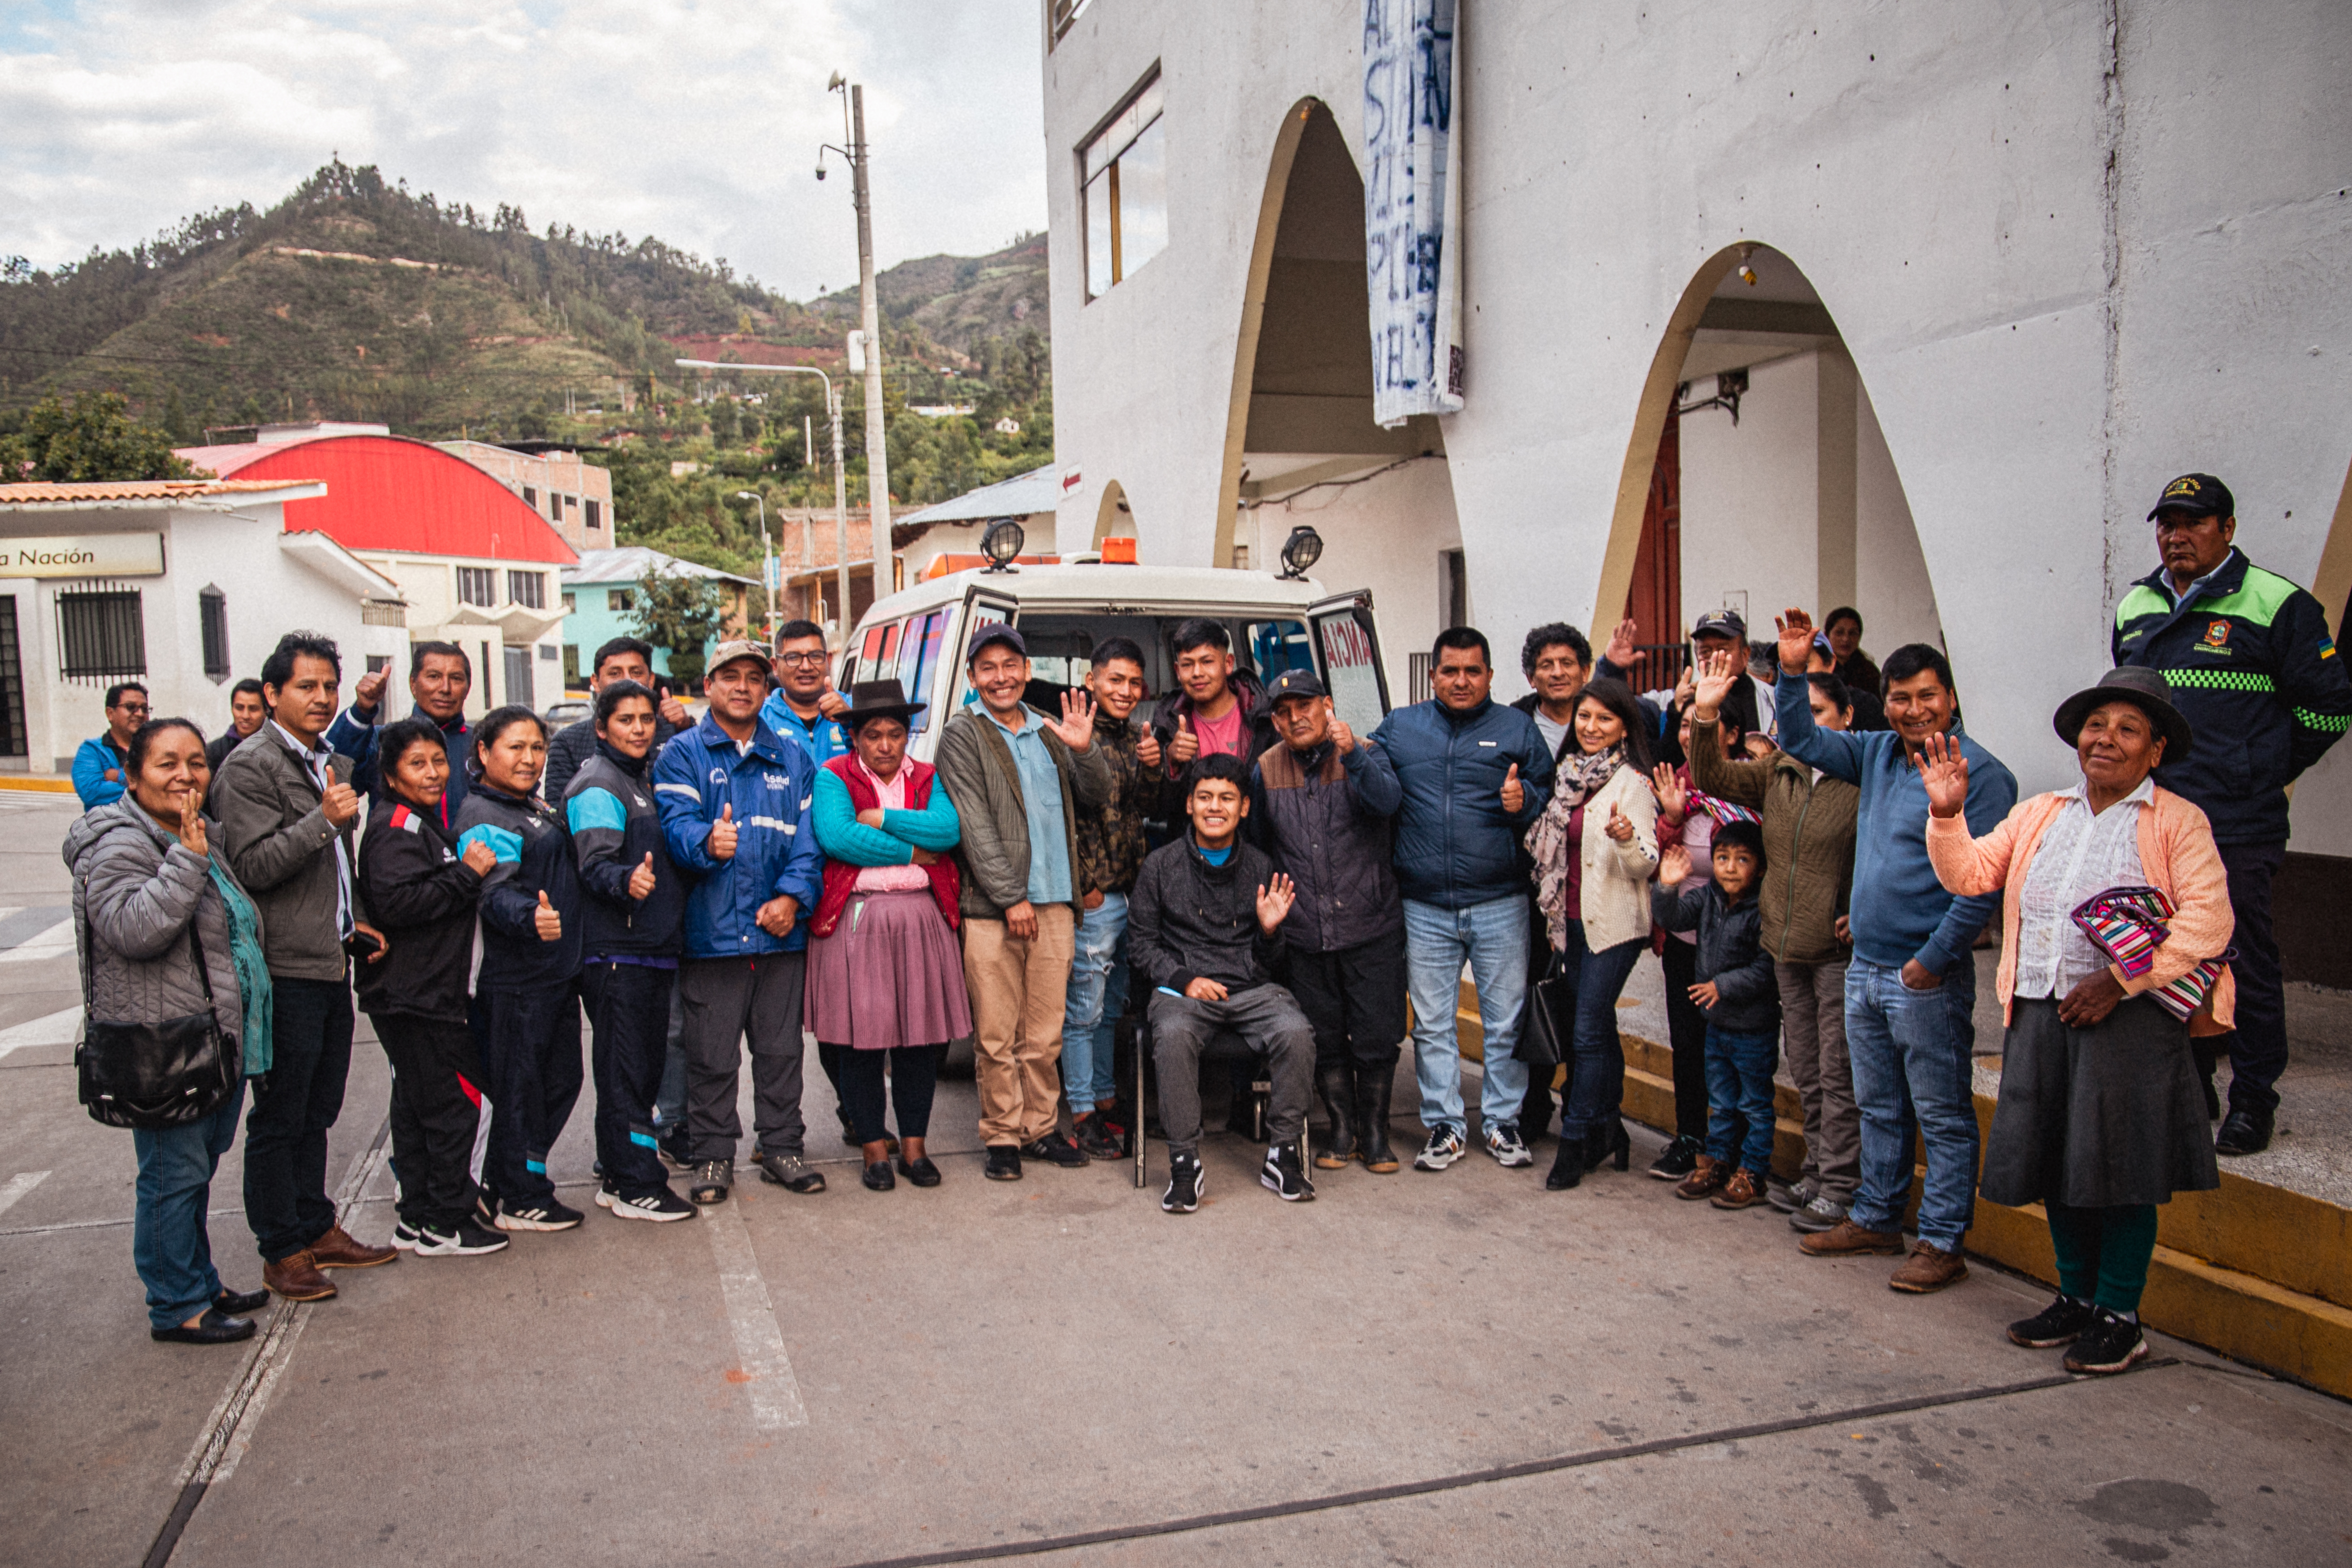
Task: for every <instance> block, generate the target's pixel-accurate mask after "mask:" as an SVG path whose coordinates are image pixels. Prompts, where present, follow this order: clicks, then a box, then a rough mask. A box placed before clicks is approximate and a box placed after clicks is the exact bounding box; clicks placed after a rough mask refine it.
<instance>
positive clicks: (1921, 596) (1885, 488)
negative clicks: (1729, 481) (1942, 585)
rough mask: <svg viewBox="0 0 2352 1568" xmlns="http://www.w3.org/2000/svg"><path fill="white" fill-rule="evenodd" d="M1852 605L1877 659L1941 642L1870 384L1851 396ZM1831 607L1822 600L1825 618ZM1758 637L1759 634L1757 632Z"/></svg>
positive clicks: (1939, 621) (1930, 586)
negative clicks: (1914, 646)
mask: <svg viewBox="0 0 2352 1568" xmlns="http://www.w3.org/2000/svg"><path fill="white" fill-rule="evenodd" d="M1854 403H1855V408H1854V465H1853V467H1854V579H1855V581H1854V595H1853V606H1854V608H1856V609H1858V610H1860V611H1861V612H1862V617H1863V637H1862V646H1863V647H1864V649H1865V650H1866V651H1869V652H1870V653H1871V654H1872V655H1873V657H1874V658H1885V656H1886V654H1887V653H1889V652H1890V651H1892V650H1893V649H1895V648H1898V647H1902V646H1903V645H1904V644H1905V643H1914V642H1924V643H1933V644H1934V645H1935V646H1936V647H1944V646H1945V643H1944V622H1943V617H1942V616H1939V615H1937V612H1936V586H1935V584H1934V583H1932V582H1931V581H1929V580H1928V576H1927V556H1926V555H1925V554H1923V553H1922V552H1921V551H1920V549H1919V531H1918V529H1917V528H1916V526H1914V525H1913V523H1912V521H1911V503H1910V501H1909V500H1906V498H1905V496H1904V494H1903V479H1902V476H1901V475H1899V474H1897V473H1896V472H1895V454H1894V453H1893V452H1891V451H1889V450H1887V447H1886V432H1885V431H1884V430H1882V429H1880V428H1879V427H1878V412H1877V410H1876V409H1874V408H1873V407H1872V406H1871V402H1870V389H1869V388H1868V387H1864V388H1862V389H1861V392H1860V394H1859V395H1857V396H1856V398H1855V399H1854ZM1836 608H1837V606H1836V605H1826V604H1825V605H1820V606H1818V609H1817V613H1818V614H1820V615H1822V616H1827V615H1828V614H1829V612H1830V611H1832V610H1834V609H1836ZM1758 635H1759V637H1760V636H1762V635H1763V634H1762V633H1760V632H1759V634H1758Z"/></svg>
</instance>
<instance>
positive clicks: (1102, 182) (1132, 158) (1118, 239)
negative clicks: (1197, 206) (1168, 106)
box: [1078, 71, 1168, 300]
mask: <svg viewBox="0 0 2352 1568" xmlns="http://www.w3.org/2000/svg"><path fill="white" fill-rule="evenodd" d="M1078 182H1079V190H1078V200H1079V205H1081V206H1082V207H1084V208H1085V211H1086V236H1087V299H1089V300H1095V299H1099V298H1101V297H1102V296H1103V295H1105V294H1108V293H1109V292H1110V290H1111V288H1112V286H1113V285H1114V284H1118V283H1123V282H1125V281H1126V280H1127V279H1129V278H1132V277H1134V276H1135V273H1136V270H1137V268H1140V267H1141V266H1142V265H1143V264H1144V263H1145V262H1147V261H1149V260H1150V259H1151V258H1153V257H1155V256H1157V255H1159V254H1160V251H1161V250H1162V249H1164V248H1166V247H1167V244H1168V143H1167V139H1166V136H1165V133H1164V132H1162V130H1161V128H1160V76H1159V73H1158V72H1157V71H1155V72H1153V73H1152V77H1151V79H1150V81H1147V82H1145V83H1144V84H1143V86H1142V88H1141V89H1139V91H1138V92H1137V93H1136V94H1135V96H1134V97H1133V98H1131V99H1129V100H1128V103H1127V106H1126V107H1125V108H1124V109H1121V110H1119V111H1118V113H1117V114H1114V115H1112V116H1111V119H1110V123H1109V124H1108V125H1106V126H1104V127H1103V128H1102V130H1100V131H1098V132H1096V133H1095V136H1094V139H1093V140H1092V141H1090V142H1087V144H1086V146H1085V147H1084V148H1083V149H1082V150H1081V151H1080V153H1079V154H1078Z"/></svg>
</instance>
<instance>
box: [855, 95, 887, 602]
mask: <svg viewBox="0 0 2352 1568" xmlns="http://www.w3.org/2000/svg"><path fill="white" fill-rule="evenodd" d="M849 118H850V143H849V172H850V189H851V191H852V192H853V193H854V195H855V196H856V205H857V313H858V324H859V325H860V326H861V327H863V328H864V329H865V331H866V510H867V513H868V514H869V515H870V516H871V518H872V519H873V522H874V596H875V597H876V598H877V599H883V598H887V597H888V596H889V595H890V593H891V591H892V589H893V587H894V586H895V584H894V583H893V582H892V575H893V574H892V571H891V565H890V452H889V438H888V432H887V431H886V430H885V429H884V428H883V422H882V302H881V300H880V298H879V296H877V294H876V293H875V290H874V197H873V193H872V189H871V187H870V186H869V185H868V184H867V183H866V163H867V160H868V157H869V153H868V150H867V148H866V89H865V88H863V87H857V86H853V87H852V88H851V89H849Z"/></svg>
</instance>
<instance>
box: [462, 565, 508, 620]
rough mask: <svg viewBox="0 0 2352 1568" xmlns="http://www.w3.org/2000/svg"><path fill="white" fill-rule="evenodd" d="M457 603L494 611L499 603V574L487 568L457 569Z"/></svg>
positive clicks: (463, 567)
mask: <svg viewBox="0 0 2352 1568" xmlns="http://www.w3.org/2000/svg"><path fill="white" fill-rule="evenodd" d="M457 602H458V603H459V604H461V605H481V606H482V607H483V608H484V609H486V610H487V609H494V608H496V607H497V605H498V602H499V574H497V573H496V572H494V571H492V570H490V568H488V567H487V566H460V567H458V568H457Z"/></svg>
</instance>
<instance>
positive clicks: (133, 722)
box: [73, 680, 148, 811]
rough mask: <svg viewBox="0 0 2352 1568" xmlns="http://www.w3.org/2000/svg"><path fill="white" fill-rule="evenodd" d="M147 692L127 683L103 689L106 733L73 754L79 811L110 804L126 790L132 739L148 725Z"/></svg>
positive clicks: (92, 739)
mask: <svg viewBox="0 0 2352 1568" xmlns="http://www.w3.org/2000/svg"><path fill="white" fill-rule="evenodd" d="M147 711H148V710H147V689H146V688H145V687H143V686H142V685H140V684H139V683H138V682H137V681H135V680H126V681H123V682H122V683H121V684H120V685H118V686H110V687H108V688H107V689H106V733H105V734H103V735H92V736H91V737H90V738H89V740H87V741H84V742H82V743H81V745H80V746H79V748H78V749H77V750H76V751H75V752H74V761H73V786H74V794H76V795H79V796H81V808H82V809H83V810H84V811H89V810H90V809H91V808H92V807H94V806H100V805H113V804H114V803H115V802H116V801H118V800H121V798H122V792H123V791H124V790H125V789H126V788H128V787H129V785H128V783H127V779H128V775H129V773H130V771H131V736H133V735H135V734H137V733H138V732H139V726H140V725H142V724H144V723H145V722H147Z"/></svg>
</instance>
